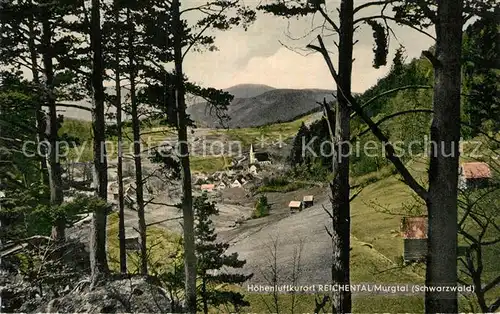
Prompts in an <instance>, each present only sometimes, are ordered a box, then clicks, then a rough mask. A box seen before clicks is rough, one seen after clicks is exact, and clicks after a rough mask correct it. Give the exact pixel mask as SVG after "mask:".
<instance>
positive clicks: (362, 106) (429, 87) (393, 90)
mask: <svg viewBox="0 0 500 314" xmlns="http://www.w3.org/2000/svg"><path fill="white" fill-rule="evenodd" d="M432 88H433V87H432V86H429V85H405V86H401V87H397V88H394V89H390V90H388V91H385V92H383V93H380V94H378V95H376V96H374V97H372V98H370V99H369V100H368V101H367V102H365V103H364V104H362V105H361V109H365V108H366V107H368V106H369V105H370V104H372V103H373V102H374V101H376V100H378V99H380V98H382V97H384V96H387V95H389V94H393V93H396V92H399V91H402V90H407V89H432ZM355 116H356V112H353V113H352V114H351V118H353V117H355Z"/></svg>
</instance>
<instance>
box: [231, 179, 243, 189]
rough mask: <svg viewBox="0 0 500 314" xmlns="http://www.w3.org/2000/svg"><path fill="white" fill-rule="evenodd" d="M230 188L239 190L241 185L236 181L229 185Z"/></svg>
mask: <svg viewBox="0 0 500 314" xmlns="http://www.w3.org/2000/svg"><path fill="white" fill-rule="evenodd" d="M231 187H232V188H241V187H242V184H241V182H240V181H238V180H234V181H233V183H231Z"/></svg>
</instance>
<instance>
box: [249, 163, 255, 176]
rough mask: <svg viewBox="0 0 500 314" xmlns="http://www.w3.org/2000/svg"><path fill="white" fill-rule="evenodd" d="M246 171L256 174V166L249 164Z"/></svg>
mask: <svg viewBox="0 0 500 314" xmlns="http://www.w3.org/2000/svg"><path fill="white" fill-rule="evenodd" d="M248 172H250V173H251V174H253V175H257V166H256V165H251V166H250V168H248Z"/></svg>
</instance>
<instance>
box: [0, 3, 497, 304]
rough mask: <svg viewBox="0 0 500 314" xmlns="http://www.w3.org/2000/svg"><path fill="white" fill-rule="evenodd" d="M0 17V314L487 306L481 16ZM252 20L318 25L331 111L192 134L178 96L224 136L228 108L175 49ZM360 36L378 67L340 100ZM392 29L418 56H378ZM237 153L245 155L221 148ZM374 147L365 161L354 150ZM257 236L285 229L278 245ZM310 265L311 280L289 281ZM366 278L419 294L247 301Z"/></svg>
mask: <svg viewBox="0 0 500 314" xmlns="http://www.w3.org/2000/svg"><path fill="white" fill-rule="evenodd" d="M0 10H1V11H0V33H1V35H0V113H1V115H0V148H1V149H0V230H1V232H0V241H1V242H0V252H1V259H0V269H1V273H2V278H1V285H0V289H1V290H0V291H1V295H0V298H1V299H0V304H1V308H0V312H91V313H94V312H95V313H100V312H105V313H108V312H110V313H116V312H159V313H167V312H168V313H170V312H174V313H261V312H262V313H306V312H308V313H352V312H403V311H405V312H425V313H458V312H465V311H467V312H481V313H489V312H496V311H498V309H499V308H500V286H499V284H500V268H499V267H498V264H497V262H496V260H497V259H498V256H499V254H500V227H499V226H500V225H499V224H500V220H499V219H500V218H499V213H500V189H499V187H500V180H499V178H500V159H499V158H498V157H499V156H500V99H499V97H500V94H499V75H500V58H499V53H498V44H499V42H500V41H499V25H498V21H499V20H500V19H499V17H500V16H499V14H500V6H499V5H498V3H495V1H490V0H461V1H451V0H439V1H427V0H382V1H378V0H374V1H361V2H359V3H358V2H355V1H354V0H341V1H331V2H330V1H318V0H313V1H310V0H308V1H302V0H297V1H288V0H285V1H282V0H269V1H264V2H262V3H259V4H258V5H255V4H253V3H245V2H244V1H240V0H213V1H211V0H209V1H208V2H206V3H205V2H203V3H202V2H199V1H186V0H142V1H136V0H106V1H101V0H77V1H69V0H51V1H48V0H8V1H2V2H1V3H0ZM367 12H370V13H369V14H368V13H367ZM373 12H376V13H374V14H372V13H373ZM263 15H266V16H273V17H274V18H276V19H285V20H287V21H292V20H294V19H295V18H297V19H301V18H306V17H314V18H317V19H320V20H321V22H322V24H319V26H318V27H312V26H311V28H312V30H311V31H310V34H313V37H312V41H311V42H310V43H309V44H308V45H307V46H306V47H303V48H305V49H307V50H308V51H309V52H310V53H315V54H318V55H320V56H321V58H322V60H323V61H324V67H325V69H327V71H328V73H329V74H331V84H332V86H335V91H334V93H333V94H332V95H331V96H332V98H333V101H331V100H329V101H327V100H326V98H325V99H324V100H323V101H317V102H316V103H315V104H308V106H307V108H310V107H311V108H312V107H314V106H316V105H317V106H319V107H318V108H320V109H319V110H320V111H319V112H318V111H316V112H315V111H314V110H313V111H309V109H308V110H307V113H305V114H302V115H301V116H299V117H296V119H294V120H293V121H288V122H283V121H276V122H275V123H270V124H266V125H265V126H259V127H248V128H239V127H238V128H236V127H233V128H226V129H225V130H224V129H219V128H217V129H216V128H205V127H200V126H198V125H197V122H196V121H194V120H192V119H191V117H190V115H189V114H188V107H189V105H190V104H191V103H192V99H195V100H197V102H198V103H199V102H204V103H206V111H207V112H209V113H210V115H211V116H212V117H213V119H214V120H219V121H220V122H221V123H223V122H224V121H225V122H227V121H229V117H228V115H227V112H228V107H229V106H231V105H232V101H233V100H234V99H235V97H234V96H233V95H231V94H230V93H229V92H228V91H225V90H222V89H217V88H214V87H211V86H202V85H201V84H200V83H198V82H194V81H192V80H190V77H189V75H190V73H186V71H185V59H186V56H189V55H190V54H200V55H204V54H209V53H211V52H213V51H216V50H217V49H218V42H217V36H218V35H219V34H221V33H222V32H230V31H231V30H234V29H243V30H247V29H249V28H251V27H252V26H253V24H255V23H256V22H258V20H259V17H261V16H263ZM361 25H364V26H366V27H368V28H369V29H370V31H371V33H372V38H370V40H371V42H370V43H369V44H371V45H373V67H374V68H380V67H388V68H389V71H388V73H387V74H386V75H385V76H384V77H382V78H380V79H379V80H378V82H377V83H376V84H375V85H373V86H372V87H370V88H369V89H367V90H366V91H364V92H363V93H354V92H353V91H352V85H353V84H352V82H353V81H354V80H356V77H355V75H354V74H353V63H354V62H356V60H355V59H354V58H353V51H354V49H355V47H356V46H355V44H356V43H357V42H358V39H357V35H358V33H357V29H358V28H359V27H361ZM394 27H400V28H403V29H406V30H408V31H409V32H417V33H419V34H422V35H424V36H427V37H428V38H431V39H432V40H433V44H432V46H430V47H428V48H427V49H426V50H424V51H422V52H421V54H420V56H419V57H417V58H414V59H409V58H408V57H407V55H408V52H407V51H406V49H405V47H404V46H403V45H399V46H398V47H396V48H394V47H393V46H394V41H396V42H397V36H396V34H395V32H394V30H393V28H394ZM359 40H361V39H359ZM391 40H392V41H391ZM392 55H393V56H394V57H393V58H392V60H389V59H390V58H389V56H392ZM304 63H305V64H307V56H304ZM291 66H293V65H291ZM263 74H264V73H263ZM311 75H314V73H311ZM256 83H258V82H256ZM253 88H257V87H255V86H254V87H253ZM266 88H271V87H269V86H267V87H266ZM309 92H310V91H309ZM323 92H324V93H326V92H325V91H322V93H323ZM294 93H298V92H297V91H294ZM304 93H305V92H304ZM283 95H284V96H283ZM297 95H299V96H297V98H298V99H301V101H303V100H302V99H309V98H300V97H302V96H301V95H302V94H300V92H299V94H297ZM280 97H283V98H284V99H286V97H287V94H286V91H285V92H283V94H280ZM248 99H252V97H249V98H248ZM262 99H265V97H262ZM285 102H286V101H285ZM84 103H88V104H89V105H88V106H87V105H82V104H84ZM246 103H251V101H249V100H248V101H247V102H245V104H246ZM64 110H76V112H82V113H85V114H90V115H91V121H84V120H82V119H74V118H67V117H66V116H64V114H62V112H64ZM245 110H246V109H245ZM251 110H252V108H248V112H247V113H245V112H243V113H241V114H242V115H245V114H247V115H250V111H251ZM254 110H258V109H255V108H254ZM273 110H274V109H273ZM276 110H278V109H276ZM279 110H285V111H286V108H281V109H279ZM304 112H305V111H304ZM269 114H270V115H271V113H269ZM273 114H276V112H273ZM258 136H259V137H263V136H279V138H280V142H281V141H282V138H284V140H283V141H284V142H285V143H286V144H287V145H288V146H287V147H289V149H288V150H287V149H282V148H281V146H280V147H279V148H277V146H276V147H275V146H272V147H271V148H269V150H268V152H267V153H262V152H257V154H260V156H262V155H266V156H270V160H266V161H265V162H261V161H255V162H253V161H252V154H254V152H253V149H254V148H253V146H252V143H256V141H257V139H258ZM202 137H203V138H206V137H208V138H211V139H212V140H213V141H219V142H221V143H222V146H221V147H222V148H221V150H222V153H221V154H219V155H217V156H216V157H213V156H209V157H206V156H205V155H203V156H202V157H199V156H197V154H196V151H195V149H193V148H192V142H196V141H198V140H199V139H200V138H202ZM146 138H148V139H150V140H151V139H153V144H154V145H151V143H146V140H145V139H146ZM167 139H168V141H169V143H174V144H164V143H166V142H167ZM422 139H424V141H422ZM235 140H236V141H239V143H240V144H241V143H243V147H244V149H245V151H244V155H245V156H244V157H242V156H229V155H228V156H226V155H224V152H223V151H224V147H225V145H228V144H227V143H228V142H231V141H235ZM164 141H165V142H164ZM308 142H311V143H312V144H311V145H310V147H309V149H308V150H307V151H305V150H304V143H308ZM324 143H329V144H330V145H328V149H327V150H326V151H325V150H324ZM372 144H373V145H375V146H376V153H375V154H374V155H373V154H367V153H366V149H365V150H364V153H361V154H352V148H353V147H364V148H366V147H367V145H372ZM247 146H250V147H252V148H250V152H247V151H246V147H247ZM255 147H256V145H255ZM408 149H409V150H408ZM246 154H248V158H247V157H246ZM283 156H285V157H284V158H282V157H283ZM242 164H244V165H242ZM247 164H248V165H247ZM478 164H480V165H481V167H486V168H487V174H484V173H483V175H484V177H483V176H481V177H477V176H476V177H474V175H472V179H473V180H472V181H474V180H476V181H474V182H479V181H480V182H479V183H473V185H470V186H469V185H468V184H469V181H467V180H469V179H470V178H469V177H467V173H468V172H467V171H469V170H467V169H469V168H467V167H469V166H470V167H472V166H471V165H476V166H477V167H479V166H478ZM252 167H253V168H252ZM235 172H236V175H235V174H234V173H235ZM217 175H218V177H217ZM213 177H217V178H218V179H213V180H212V179H211V178H213ZM225 177H228V178H229V179H227V180H226V179H225ZM483 179H484V180H483ZM224 180H226V181H225V183H224ZM461 180H464V181H463V182H462V181H461ZM247 182H248V183H247ZM210 183H213V184H210ZM245 184H246V185H245ZM226 185H228V187H226ZM221 186H223V187H221ZM248 186H251V187H248ZM212 190H218V192H214V191H212ZM172 191H173V192H172ZM312 194H315V200H314V204H311V205H310V206H311V208H308V207H307V206H305V205H303V204H302V203H301V205H300V206H301V207H300V212H299V213H296V214H293V215H292V214H289V209H288V206H287V204H288V201H290V200H292V201H293V200H295V199H297V198H299V197H300V198H302V196H303V195H304V200H305V199H306V196H305V195H312ZM403 195H404V196H403ZM310 202H312V197H311V200H310ZM292 203H293V202H290V205H289V206H290V212H291V210H292V205H291V204H292ZM304 203H305V201H304ZM228 211H231V212H230V214H228ZM165 213H168V214H165ZM308 213H309V214H308ZM311 213H314V215H313V214H311ZM231 215H234V216H236V215H239V216H238V217H237V218H234V219H233V216H231ZM229 216H230V218H227V217H229ZM240 216H241V217H240ZM360 216H363V217H366V219H368V220H370V219H371V220H372V221H371V223H372V225H373V227H368V226H366V223H367V222H366V221H361V220H359V219H360V218H359V217H360ZM318 217H319V218H318ZM370 217H371V218H370ZM374 217H375V218H374ZM401 217H406V218H408V217H410V218H412V217H413V218H415V217H420V218H421V217H425V222H426V223H425V231H424V233H425V234H426V241H425V256H424V257H423V258H422V259H419V260H418V261H412V262H410V263H408V262H406V260H405V258H404V256H402V255H401V252H400V251H399V250H401V249H402V248H403V240H402V239H401V236H399V235H390V234H398V232H397V231H394V232H393V229H398V228H399V226H398V225H397V222H398V221H399V219H400V218H401ZM153 218H155V219H156V218H158V219H159V220H158V219H157V220H154V219H153ZM160 218H161V219H160ZM406 218H405V219H406ZM224 219H228V220H231V219H232V220H231V222H230V223H226V221H225V220H224ZM315 219H318V220H315ZM233 220H234V222H233ZM306 220H310V221H309V222H306ZM221 221H222V222H221ZM402 221H404V219H403V220H402ZM389 222H390V224H389ZM224 223H226V224H224ZM174 224H175V228H174V227H171V226H173V225H174ZM297 225H301V226H297ZM302 225H303V226H302ZM313 225H314V228H315V229H313V228H312V227H309V226H313ZM317 226H319V227H317ZM252 228H253V229H252ZM265 228H268V229H273V230H282V229H283V230H284V231H283V232H284V233H283V234H288V235H290V236H288V239H287V236H280V239H278V237H276V238H273V237H272V236H269V235H264V234H262V232H261V231H262V230H267V229H265ZM301 228H302V229H301ZM367 230H370V232H372V233H373V234H368V233H369V232H368V231H367ZM259 232H260V233H259ZM292 234H293V236H294V237H295V236H296V237H297V238H300V239H299V240H297V241H296V242H294V241H295V240H293V241H292V239H291V238H292V236H291V235H292ZM131 235H133V236H131ZM405 240H406V238H405ZM280 241H285V242H284V243H285V244H282V245H281V249H283V250H284V251H283V252H287V253H286V254H283V255H279V252H280ZM287 241H288V242H287ZM308 241H309V242H308ZM395 241H398V242H397V243H398V244H397V245H398V246H397V250H396V249H395V248H394V245H393V243H396V242H395ZM317 243H322V244H321V245H320V244H318V249H317V250H315V251H311V250H313V249H314V247H315V246H316V244H317ZM404 243H406V242H404ZM323 245H324V246H323ZM405 245H406V244H405ZM252 248H253V249H254V251H255V252H252ZM257 248H259V249H262V248H265V249H266V250H268V251H269V254H270V256H269V259H268V260H267V259H265V258H264V256H262V254H260V253H259V252H260V251H258V249H257ZM240 251H241V252H240ZM311 252H313V253H311ZM315 254H316V255H315ZM308 255H309V256H308ZM394 255H397V256H396V257H394ZM257 260H258V261H257ZM320 260H321V261H325V262H319V261H320ZM256 261H257V262H256ZM320 264H321V265H320ZM372 264H373V265H372ZM262 265H264V267H262ZM318 265H319V266H318ZM315 267H318V269H321V270H318V271H317V272H316V273H314V268H315ZM321 267H324V268H321ZM263 268H265V269H263ZM308 271H310V272H312V273H314V274H318V275H320V274H321V276H322V278H324V280H323V281H322V282H321V283H320V282H309V281H311V280H313V278H316V277H314V276H311V277H310V278H309V279H308V278H306V277H307V276H305V275H304V276H302V278H299V277H300V275H301V274H302V273H303V274H308ZM318 278H319V277H318ZM308 280H309V281H308ZM314 280H315V279H314ZM401 280H402V281H401ZM367 282H369V283H375V284H387V285H390V284H392V285H394V284H396V283H398V284H406V283H408V284H412V285H417V284H418V285H422V286H425V287H427V288H434V289H426V290H425V291H423V292H422V293H420V294H418V293H417V294H414V295H399V294H398V295H394V296H381V295H378V294H373V295H363V294H357V293H356V292H355V291H350V289H341V290H332V291H329V292H321V293H319V292H315V293H301V292H293V291H292V292H287V293H278V292H277V291H274V290H272V291H266V292H265V293H257V294H255V293H250V291H249V290H248V287H250V285H252V284H261V285H262V283H264V284H265V285H267V286H269V287H277V286H278V285H281V284H286V285H290V286H297V287H304V286H306V285H315V284H322V285H323V284H324V285H327V284H328V285H344V286H349V285H350V284H359V283H367ZM459 287H472V289H473V292H460V289H458V288H459Z"/></svg>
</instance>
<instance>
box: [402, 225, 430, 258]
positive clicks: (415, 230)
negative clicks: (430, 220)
mask: <svg viewBox="0 0 500 314" xmlns="http://www.w3.org/2000/svg"><path fill="white" fill-rule="evenodd" d="M401 234H402V237H403V241H404V249H403V259H404V261H405V262H407V261H420V260H422V259H424V258H425V257H426V256H427V216H420V217H403V218H402V219H401Z"/></svg>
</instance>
